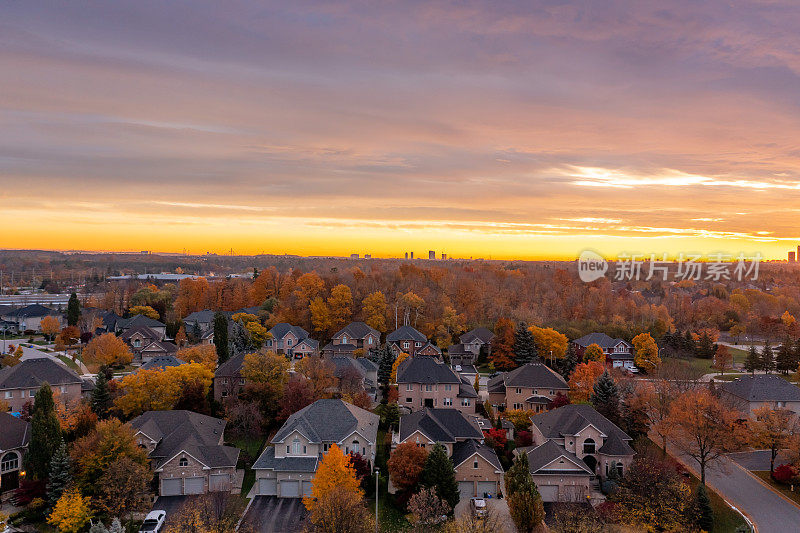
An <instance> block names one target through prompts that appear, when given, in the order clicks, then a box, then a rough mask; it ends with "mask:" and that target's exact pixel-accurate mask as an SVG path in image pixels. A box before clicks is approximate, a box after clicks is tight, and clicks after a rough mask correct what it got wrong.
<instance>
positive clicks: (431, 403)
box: [425, 398, 433, 408]
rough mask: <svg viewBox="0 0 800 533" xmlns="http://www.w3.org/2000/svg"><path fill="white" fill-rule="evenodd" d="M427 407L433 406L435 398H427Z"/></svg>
mask: <svg viewBox="0 0 800 533" xmlns="http://www.w3.org/2000/svg"><path fill="white" fill-rule="evenodd" d="M425 407H430V408H433V398H425Z"/></svg>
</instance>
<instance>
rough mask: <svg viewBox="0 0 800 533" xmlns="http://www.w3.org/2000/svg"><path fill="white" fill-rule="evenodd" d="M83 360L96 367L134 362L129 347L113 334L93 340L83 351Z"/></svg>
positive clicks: (106, 334)
mask: <svg viewBox="0 0 800 533" xmlns="http://www.w3.org/2000/svg"><path fill="white" fill-rule="evenodd" d="M83 360H84V361H86V362H87V363H89V364H94V365H116V364H123V365H124V364H128V363H130V362H131V361H132V360H133V354H132V353H131V351H130V349H129V348H128V345H127V344H125V341H123V340H122V339H120V338H119V337H117V336H116V335H114V334H113V333H105V334H103V335H100V336H99V337H95V338H93V339H92V340H91V341H89V344H87V345H86V348H85V349H84V350H83Z"/></svg>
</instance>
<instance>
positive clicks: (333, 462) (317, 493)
mask: <svg viewBox="0 0 800 533" xmlns="http://www.w3.org/2000/svg"><path fill="white" fill-rule="evenodd" d="M334 489H338V490H344V491H346V492H349V493H351V494H354V495H357V496H358V497H362V496H363V495H364V491H362V490H361V482H360V481H359V480H358V477H356V470H355V468H353V464H352V463H351V461H350V455H345V454H343V453H342V450H341V448H339V447H338V446H337V445H336V444H332V445H331V447H330V448H329V449H328V452H327V453H326V454H325V455H323V456H322V460H321V461H320V463H319V467H318V468H317V473H316V474H315V475H314V481H313V483H312V485H311V496H306V497H304V498H303V505H305V507H306V509H308V510H309V511H311V512H313V511H314V506H315V504H316V502H317V501H318V500H323V499H325V497H326V496H327V495H328V494H329V493H330V492H331V491H333V490H334Z"/></svg>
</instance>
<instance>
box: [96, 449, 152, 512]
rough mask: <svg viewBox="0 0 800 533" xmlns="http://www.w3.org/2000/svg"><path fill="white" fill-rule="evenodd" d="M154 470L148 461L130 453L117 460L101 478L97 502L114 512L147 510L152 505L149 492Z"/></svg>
mask: <svg viewBox="0 0 800 533" xmlns="http://www.w3.org/2000/svg"><path fill="white" fill-rule="evenodd" d="M152 478H153V471H152V470H151V469H150V466H149V465H147V464H142V463H141V462H137V461H134V460H133V459H131V458H130V457H129V456H127V455H123V456H121V457H119V458H118V459H116V460H114V462H112V463H111V464H110V465H109V466H108V468H107V469H106V471H105V472H104V473H103V475H102V476H101V477H100V479H99V480H98V481H99V483H98V486H99V491H98V498H97V503H98V506H99V507H100V509H102V510H103V511H105V512H106V513H108V514H109V515H110V516H122V515H123V514H124V513H126V512H127V513H128V516H129V517H130V516H131V515H132V514H133V513H136V512H141V511H146V510H147V509H148V508H149V507H150V505H149V504H150V502H149V495H148V493H147V489H148V486H149V485H150V480H151V479H152Z"/></svg>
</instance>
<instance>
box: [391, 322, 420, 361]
mask: <svg viewBox="0 0 800 533" xmlns="http://www.w3.org/2000/svg"><path fill="white" fill-rule="evenodd" d="M386 344H388V345H389V346H390V347H391V348H392V350H393V351H394V353H395V355H397V354H399V353H407V354H408V355H416V353H417V352H418V351H419V350H420V349H421V348H422V347H423V346H425V345H426V344H428V337H426V336H425V335H423V334H422V333H420V332H419V331H417V330H416V329H414V328H412V327H411V326H400V327H399V328H397V329H396V330H395V331H393V332H391V333H389V334H388V335H387V336H386Z"/></svg>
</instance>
